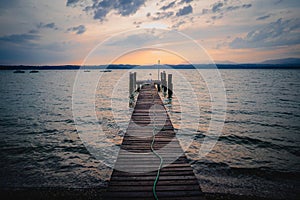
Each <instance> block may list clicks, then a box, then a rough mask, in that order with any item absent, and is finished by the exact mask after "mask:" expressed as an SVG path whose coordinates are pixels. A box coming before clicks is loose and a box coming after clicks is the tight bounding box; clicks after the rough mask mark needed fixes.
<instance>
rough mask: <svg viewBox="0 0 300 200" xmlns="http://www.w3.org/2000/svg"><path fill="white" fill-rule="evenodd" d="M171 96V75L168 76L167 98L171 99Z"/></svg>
mask: <svg viewBox="0 0 300 200" xmlns="http://www.w3.org/2000/svg"><path fill="white" fill-rule="evenodd" d="M172 95H173V83H172V74H168V98H172Z"/></svg>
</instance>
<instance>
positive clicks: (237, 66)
mask: <svg viewBox="0 0 300 200" xmlns="http://www.w3.org/2000/svg"><path fill="white" fill-rule="evenodd" d="M215 67H217V68H218V69H300V64H216V65H213V64H194V65H192V64H187V65H160V66H159V69H170V68H171V69H215ZM157 68H158V66H157V65H147V66H139V65H98V66H79V65H52V66H50V65H44V66H30V65H0V70H78V69H83V70H86V69H89V70H99V69H157Z"/></svg>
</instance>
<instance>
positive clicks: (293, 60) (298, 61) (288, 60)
mask: <svg viewBox="0 0 300 200" xmlns="http://www.w3.org/2000/svg"><path fill="white" fill-rule="evenodd" d="M260 64H272V65H279V64H281V65H282V64H293V65H295V64H300V58H283V59H275V60H265V61H263V62H261V63H260Z"/></svg>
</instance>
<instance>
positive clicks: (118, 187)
mask: <svg viewBox="0 0 300 200" xmlns="http://www.w3.org/2000/svg"><path fill="white" fill-rule="evenodd" d="M153 105H154V106H153ZM153 124H155V127H156V129H158V130H159V131H157V133H156V135H155V143H154V145H153V147H154V149H155V151H157V153H159V154H160V155H161V156H162V158H163V168H162V169H161V171H160V176H159V181H158V183H157V187H156V193H157V196H158V198H159V199H183V200H184V199H203V194H202V192H201V189H200V186H199V184H198V181H197V179H196V177H195V174H194V173H193V169H192V168H191V166H190V165H189V163H188V160H187V158H186V156H185V155H184V153H183V150H182V148H181V146H180V144H179V142H178V140H177V139H176V136H175V132H174V128H173V125H172V123H171V121H170V118H169V116H168V114H167V112H166V110H165V107H164V105H163V102H162V100H161V98H160V97H159V95H158V93H157V91H156V89H155V87H154V86H153V85H144V86H143V87H142V89H141V91H140V93H139V96H138V99H137V102H136V105H135V108H134V111H133V113H132V117H131V121H130V123H129V126H128V129H127V131H126V134H125V136H124V139H123V143H122V145H121V149H120V152H119V156H118V158H117V162H116V164H115V169H114V171H113V173H112V176H111V180H110V183H109V186H108V189H107V192H106V193H105V195H104V197H105V199H154V196H153V191H152V187H153V183H154V180H155V178H156V175H157V170H158V167H159V164H160V159H159V158H158V157H156V156H155V155H154V154H153V152H152V151H151V142H152V139H153V127H154V126H153Z"/></svg>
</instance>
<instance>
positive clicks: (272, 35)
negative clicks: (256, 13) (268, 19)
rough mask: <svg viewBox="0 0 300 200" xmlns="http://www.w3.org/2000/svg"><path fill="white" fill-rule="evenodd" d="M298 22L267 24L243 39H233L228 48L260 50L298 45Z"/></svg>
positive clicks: (293, 20)
mask: <svg viewBox="0 0 300 200" xmlns="http://www.w3.org/2000/svg"><path fill="white" fill-rule="evenodd" d="M299 32H300V22H299V20H298V19H290V20H282V19H281V18H280V19H278V20H277V21H275V22H272V23H269V24H267V25H265V26H263V27H261V28H258V29H256V30H253V31H250V32H249V33H248V34H247V36H245V37H244V38H241V37H237V38H235V39H234V40H233V41H232V42H231V43H230V44H229V46H230V47H231V48H233V49H239V48H262V47H274V46H286V45H296V44H300V37H299V36H300V35H299Z"/></svg>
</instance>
